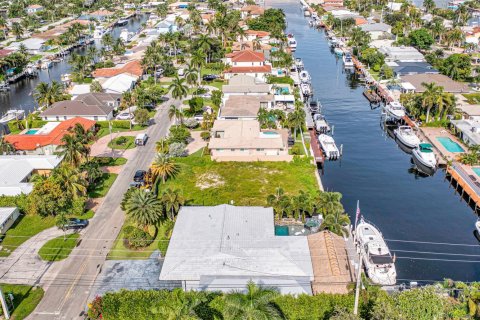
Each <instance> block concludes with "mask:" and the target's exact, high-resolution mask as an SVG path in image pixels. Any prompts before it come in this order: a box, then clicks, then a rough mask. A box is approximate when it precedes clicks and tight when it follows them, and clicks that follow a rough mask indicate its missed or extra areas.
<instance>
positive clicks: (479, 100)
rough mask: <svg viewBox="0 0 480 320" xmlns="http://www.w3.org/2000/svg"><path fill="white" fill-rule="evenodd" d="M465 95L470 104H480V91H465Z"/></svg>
mask: <svg viewBox="0 0 480 320" xmlns="http://www.w3.org/2000/svg"><path fill="white" fill-rule="evenodd" d="M463 96H464V97H465V98H467V101H468V103H470V104H480V93H465V94H463Z"/></svg>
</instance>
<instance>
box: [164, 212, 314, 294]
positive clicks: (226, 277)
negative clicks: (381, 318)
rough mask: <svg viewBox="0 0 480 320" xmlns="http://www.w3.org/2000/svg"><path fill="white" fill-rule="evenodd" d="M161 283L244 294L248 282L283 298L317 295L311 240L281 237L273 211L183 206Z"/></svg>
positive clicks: (193, 288)
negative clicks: (272, 289) (276, 291)
mask: <svg viewBox="0 0 480 320" xmlns="http://www.w3.org/2000/svg"><path fill="white" fill-rule="evenodd" d="M160 280H180V281H182V282H183V288H184V289H186V290H210V291H224V292H229V291H231V290H244V289H245V287H246V284H247V282H248V281H250V280H251V281H253V282H255V283H257V284H260V285H266V286H269V287H276V288H278V289H279V291H280V292H281V293H285V294H287V293H291V294H302V293H306V294H312V289H311V284H310V282H311V281H312V280H313V269H312V262H311V259H310V250H309V247H308V242H307V238H306V237H300V236H298V237H293V236H292V237H289V236H275V231H274V220H273V209H272V208H263V207H235V206H230V205H219V206H215V207H182V208H181V210H180V212H179V214H178V217H177V221H176V223H175V228H174V229H173V234H172V238H171V240H170V244H169V247H168V251H167V255H166V257H165V261H164V263H163V266H162V271H161V273H160Z"/></svg>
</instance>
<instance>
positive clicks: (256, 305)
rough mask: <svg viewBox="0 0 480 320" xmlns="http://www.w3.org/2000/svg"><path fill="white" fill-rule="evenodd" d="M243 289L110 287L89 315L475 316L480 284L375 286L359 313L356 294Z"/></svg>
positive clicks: (335, 319)
mask: <svg viewBox="0 0 480 320" xmlns="http://www.w3.org/2000/svg"><path fill="white" fill-rule="evenodd" d="M247 290H248V292H247V293H246V294H244V293H239V292H227V293H221V292H196V291H188V292H184V291H182V290H181V289H175V290H173V291H167V290H135V291H129V290H122V291H120V292H115V293H113V292H107V293H106V294H105V295H103V296H102V297H96V298H95V299H94V300H93V301H92V302H91V303H90V304H89V311H88V314H89V316H90V318H91V319H105V320H109V319H115V320H129V319H135V320H143V319H145V320H147V319H155V318H162V319H163V318H164V319H168V318H171V317H175V318H179V319H186V318H188V319H199V320H200V319H271V320H274V319H279V320H280V319H286V320H287V319H288V320H306V319H331V320H346V319H352V320H354V319H356V320H361V319H369V320H383V319H389V320H431V319H476V318H477V316H478V314H479V311H478V310H479V309H478V306H479V303H480V299H479V294H480V291H479V286H478V284H477V283H473V284H470V285H466V284H463V283H454V282H452V281H445V282H444V283H439V284H436V285H431V286H426V287H422V288H416V289H411V290H405V291H402V292H395V293H393V294H387V293H386V292H385V291H383V290H380V289H378V288H375V287H367V288H366V289H365V290H362V293H361V297H360V304H359V315H358V316H355V315H353V304H354V296H353V294H344V295H341V294H326V293H321V294H318V295H315V296H308V295H299V296H292V295H280V294H279V293H278V292H277V291H275V290H274V289H270V288H266V287H257V286H256V285H254V284H253V283H250V284H249V285H248V288H247Z"/></svg>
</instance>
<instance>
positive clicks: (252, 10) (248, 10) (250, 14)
mask: <svg viewBox="0 0 480 320" xmlns="http://www.w3.org/2000/svg"><path fill="white" fill-rule="evenodd" d="M240 12H241V17H242V19H243V20H245V19H247V18H251V19H254V18H258V17H260V16H261V15H263V14H264V13H265V9H263V8H262V7H260V6H257V5H247V6H245V7H243V8H241V9H240Z"/></svg>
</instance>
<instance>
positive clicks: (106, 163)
mask: <svg viewBox="0 0 480 320" xmlns="http://www.w3.org/2000/svg"><path fill="white" fill-rule="evenodd" d="M95 159H96V160H97V161H98V163H99V164H100V166H102V167H113V166H121V165H124V164H125V163H127V159H125V158H122V157H120V158H112V157H96V158H95Z"/></svg>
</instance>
